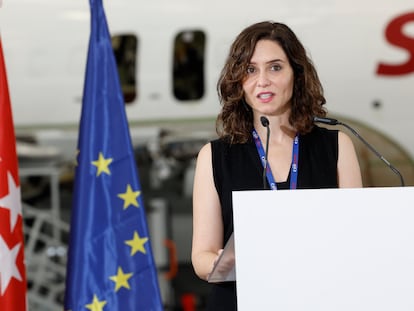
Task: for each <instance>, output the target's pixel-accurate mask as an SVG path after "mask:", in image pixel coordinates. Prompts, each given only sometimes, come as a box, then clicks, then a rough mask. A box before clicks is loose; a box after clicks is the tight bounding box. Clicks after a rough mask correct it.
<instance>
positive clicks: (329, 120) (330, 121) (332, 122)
mask: <svg viewBox="0 0 414 311" xmlns="http://www.w3.org/2000/svg"><path fill="white" fill-rule="evenodd" d="M313 122H317V123H323V124H328V125H342V126H344V127H346V128H347V129H348V130H350V131H351V133H352V134H354V135H355V136H356V137H357V138H358V139H359V140H360V141H362V142H363V143H364V145H365V146H366V147H368V149H369V150H371V151H372V152H373V153H374V154H375V155H376V156H377V157H378V158H379V159H381V160H382V161H383V162H384V163H385V164H386V165H387V166H388V167H389V168H390V169H391V170H392V171H393V172H394V173H395V174H396V175H397V176H398V177H399V178H400V181H401V186H403V187H404V186H405V182H404V178H403V176H402V175H401V173H400V171H399V170H397V169H396V168H395V167H394V166H393V165H392V164H391V163H390V162H388V161H387V159H385V158H384V157H383V156H382V155H381V154H380V153H379V152H378V151H377V150H376V149H375V148H374V147H373V146H372V145H371V144H369V143H368V142H367V141H366V140H365V139H364V138H363V137H362V136H360V135H359V134H358V132H357V131H356V130H354V129H353V128H352V127H351V126H349V125H348V124H346V123H343V122H340V121H338V120H336V119H332V118H320V117H313Z"/></svg>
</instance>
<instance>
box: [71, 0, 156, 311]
mask: <svg viewBox="0 0 414 311" xmlns="http://www.w3.org/2000/svg"><path fill="white" fill-rule="evenodd" d="M89 3H90V7H91V36H90V41H89V51H88V61H87V67H86V78H85V86H84V96H83V104H82V115H81V121H80V130H79V141H78V161H77V162H78V163H77V168H76V176H75V189H74V198H73V207H72V219H71V233H70V243H69V257H68V265H67V280H66V293H65V310H71V311H78V310H91V311H105V310H108V311H114V310H122V311H128V310H134V311H135V310H145V311H147V310H163V307H162V300H161V295H160V290H159V286H158V278H157V272H156V269H155V263H154V259H153V256H152V250H151V247H150V242H149V236H148V233H149V231H148V227H147V223H146V216H145V211H144V206H143V200H142V194H141V187H140V182H139V177H138V171H137V167H136V163H135V160H134V154H133V149H132V143H131V138H130V133H129V127H128V122H127V118H126V112H125V107H124V99H123V95H122V92H121V86H120V82H119V77H118V72H117V66H116V63H115V58H114V54H113V50H112V45H111V39H110V35H109V30H108V25H107V22H106V17H105V12H104V9H103V5H102V0H89Z"/></svg>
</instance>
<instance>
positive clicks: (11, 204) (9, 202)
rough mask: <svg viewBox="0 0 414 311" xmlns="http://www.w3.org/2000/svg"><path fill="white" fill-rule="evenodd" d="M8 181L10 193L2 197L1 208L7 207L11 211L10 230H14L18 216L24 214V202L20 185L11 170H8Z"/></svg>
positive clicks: (0, 199)
mask: <svg viewBox="0 0 414 311" xmlns="http://www.w3.org/2000/svg"><path fill="white" fill-rule="evenodd" d="M7 181H8V184H9V194H8V195H6V196H4V197H2V198H0V208H1V207H2V208H6V209H8V210H9V211H10V231H11V232H12V231H13V230H14V227H15V226H16V222H17V216H19V215H21V214H22V204H21V195H20V187H18V186H16V183H15V182H14V179H13V176H12V174H11V173H10V172H7Z"/></svg>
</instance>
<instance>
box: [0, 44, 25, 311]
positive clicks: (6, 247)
mask: <svg viewBox="0 0 414 311" xmlns="http://www.w3.org/2000/svg"><path fill="white" fill-rule="evenodd" d="M0 310H1V311H23V310H26V272H25V265H24V241H23V219H22V206H21V200H20V182H19V174H18V162H17V154H16V142H15V136H14V128H13V121H12V113H11V105H10V97H9V91H8V86H7V77H6V67H5V64H4V58H3V48H2V45H1V40H0Z"/></svg>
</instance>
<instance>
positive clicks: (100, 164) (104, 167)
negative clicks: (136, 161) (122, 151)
mask: <svg viewBox="0 0 414 311" xmlns="http://www.w3.org/2000/svg"><path fill="white" fill-rule="evenodd" d="M112 161H113V159H112V158H108V159H105V158H104V156H103V154H102V152H99V158H98V160H96V161H92V164H93V165H95V166H96V167H97V169H98V170H97V171H96V176H99V175H101V173H106V174H108V175H111V172H110V171H109V168H108V166H109V164H111V163H112Z"/></svg>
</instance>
